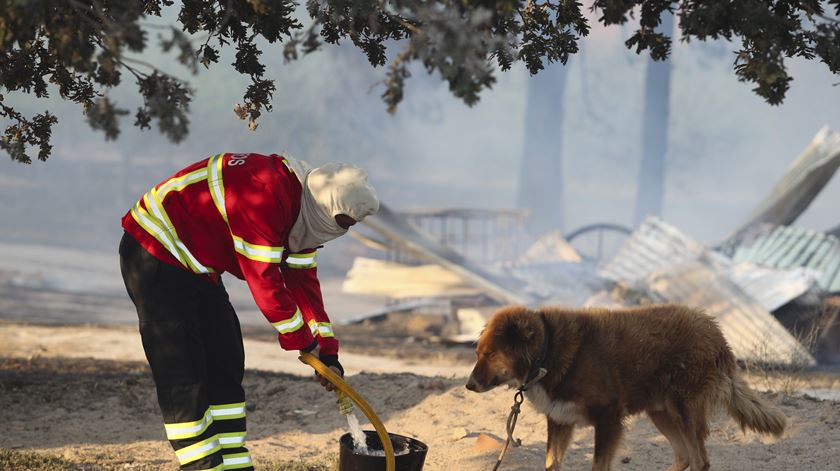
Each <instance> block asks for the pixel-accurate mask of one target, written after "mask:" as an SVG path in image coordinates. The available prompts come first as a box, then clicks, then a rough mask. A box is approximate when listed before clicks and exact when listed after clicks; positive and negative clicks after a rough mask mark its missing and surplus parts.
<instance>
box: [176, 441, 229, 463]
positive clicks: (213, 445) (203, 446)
mask: <svg viewBox="0 0 840 471" xmlns="http://www.w3.org/2000/svg"><path fill="white" fill-rule="evenodd" d="M221 449H222V446H221V445H220V444H219V440H217V439H216V437H215V436H214V437H211V438H208V439H207V440H202V441H200V442H198V443H193V444H192V445H190V446H188V447H184V448H181V449H180V450H175V456H177V457H178V461H180V462H181V464H182V465H185V464H187V463H192V462H193V461H197V460H200V459H201V458H204V457H205V456H210V455H212V454H213V453H216V452H217V451H219V450H221Z"/></svg>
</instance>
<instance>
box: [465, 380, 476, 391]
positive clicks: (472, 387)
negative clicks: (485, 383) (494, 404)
mask: <svg viewBox="0 0 840 471" xmlns="http://www.w3.org/2000/svg"><path fill="white" fill-rule="evenodd" d="M467 389H468V390H470V391H473V392H478V385H476V384H475V380H473V379H472V378H470V380H469V381H467Z"/></svg>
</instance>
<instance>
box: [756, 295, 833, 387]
mask: <svg viewBox="0 0 840 471" xmlns="http://www.w3.org/2000/svg"><path fill="white" fill-rule="evenodd" d="M831 314H832V312H831V311H830V309H828V308H826V307H822V308H820V311H819V312H817V313H816V314H815V319H814V321H813V322H811V323H810V324H809V327H808V328H807V329H805V330H802V331H799V332H793V336H794V337H795V338H796V340H798V341H799V343H800V344H802V346H803V347H805V350H807V351H808V352H814V351H815V350H816V347H817V342H818V341H819V338H820V333H821V328H822V326H823V325H824V323H823V322H822V321H823V320H824V318H826V317H827V316H829V315H831ZM810 368H811V365H809V364H808V359H807V358H806V357H804V356H803V357H801V358H794V359H793V361H792V362H791V363H790V364H787V365H779V364H774V363H772V362H771V361H770V354H769V348H768V345H767V344H759V345H756V346H755V347H754V354H753V358H752V359H750V360H747V361H745V362H744V369H745V370H746V373H747V375H748V377H750V378H752V379H753V381H754V382H755V383H756V385H757V386H758V387H760V388H763V389H765V390H769V391H776V392H778V393H781V394H782V395H784V396H786V397H789V396H793V395H794V394H796V393H797V392H798V391H800V390H801V389H803V388H805V387H807V386H808V384H809V378H808V375H807V374H806V373H807V372H808V370H809V369H810Z"/></svg>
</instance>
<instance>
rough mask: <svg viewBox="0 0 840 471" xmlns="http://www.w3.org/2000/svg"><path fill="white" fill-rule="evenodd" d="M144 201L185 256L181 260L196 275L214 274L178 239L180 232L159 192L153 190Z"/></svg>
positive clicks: (146, 195)
mask: <svg viewBox="0 0 840 471" xmlns="http://www.w3.org/2000/svg"><path fill="white" fill-rule="evenodd" d="M143 201H145V202H146V207H147V208H150V209H151V210H152V213H153V214H154V216H155V217H156V218H157V220H158V222H160V223H162V224H163V229H164V230H165V231H166V232H167V233H168V234H169V237H170V238H171V239H172V241H173V242H174V243H175V247H176V248H177V250H178V251H179V252H180V253H181V255H183V257H179V259H181V260H186V262H187V267H189V269H190V270H192V271H193V272H194V273H210V272H212V271H213V270H211V269H209V268H207V267H205V266H204V265H202V264H201V263H200V262H199V261H198V260H196V258H195V256H194V255H193V254H192V252H190V250H189V249H188V248H187V246H186V245H184V243H183V242H181V239H180V238H179V237H178V232H177V231H176V230H175V225H174V224H172V221H171V220H170V219H169V215H168V214H166V210H165V209H164V208H163V198H161V197H160V196H158V193H157V190H155V189H154V188H152V189H151V191H149V192H148V193H146V194H145V195H143Z"/></svg>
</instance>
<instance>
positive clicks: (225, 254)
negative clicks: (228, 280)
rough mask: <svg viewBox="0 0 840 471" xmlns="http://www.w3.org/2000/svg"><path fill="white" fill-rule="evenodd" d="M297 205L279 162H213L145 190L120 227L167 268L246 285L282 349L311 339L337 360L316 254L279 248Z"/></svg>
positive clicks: (297, 191)
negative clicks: (223, 275) (222, 276)
mask: <svg viewBox="0 0 840 471" xmlns="http://www.w3.org/2000/svg"><path fill="white" fill-rule="evenodd" d="M300 199H301V184H300V181H299V180H298V178H297V176H295V174H294V172H293V171H292V170H291V169H290V168H289V167H288V166H287V165H286V161H285V160H284V159H283V158H282V157H280V156H277V155H260V154H219V155H215V156H213V157H210V158H208V159H205V160H202V161H200V162H196V163H194V164H192V165H190V166H189V167H187V168H185V169H183V170H181V171H180V172H178V173H176V174H175V175H173V176H172V177H170V178H169V179H167V180H164V181H163V182H161V183H160V184H158V185H157V186H155V187H154V188H152V189H151V190H149V192H148V193H146V194H145V195H144V196H143V197H142V198H140V200H139V201H138V202H137V204H136V205H134V207H133V208H131V210H130V211H129V212H128V213H126V215H125V216H123V219H122V226H123V228H124V229H125V230H126V232H128V233H129V234H131V235H132V236H133V237H134V238H135V239H137V241H138V242H139V243H140V245H142V246H143V247H144V248H145V249H146V250H148V251H149V253H151V254H152V255H154V256H155V257H157V258H158V259H160V260H162V261H164V262H166V263H169V264H172V265H175V266H178V267H181V268H184V269H185V270H189V271H192V272H194V273H196V274H200V275H202V276H208V277H210V278H211V279H213V280H218V277H219V275H220V274H221V273H222V272H228V273H230V274H232V275H234V276H235V277H237V278H239V279H242V280H245V281H246V282H247V283H248V287H249V288H250V289H251V293H252V294H253V296H254V300H255V301H256V303H257V306H259V308H260V310H261V311H262V312H263V314H264V315H265V317H266V319H268V321H269V322H271V324H272V325H273V326H274V328H275V329H277V331H278V337H279V340H280V345H281V346H282V347H283V348H284V349H286V350H299V349H302V348H305V347H307V346H309V345H310V344H311V343H312V341H313V338H317V339H318V343H319V345H320V347H321V353H322V354H326V355H331V354H336V353H338V340H337V339H336V338H335V336H334V335H333V331H332V325H331V324H330V319H329V317H328V316H327V313H326V312H325V311H324V303H323V300H322V298H321V287H320V284H319V283H318V278H317V269H316V261H315V249H314V248H313V249H311V250H305V251H303V252H299V253H288V251H287V250H285V248H284V247H286V246H287V245H288V236H289V230H290V229H291V227H292V225H293V224H294V223H295V220H297V217H298V212H299V211H300ZM313 336H314V337H313Z"/></svg>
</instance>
